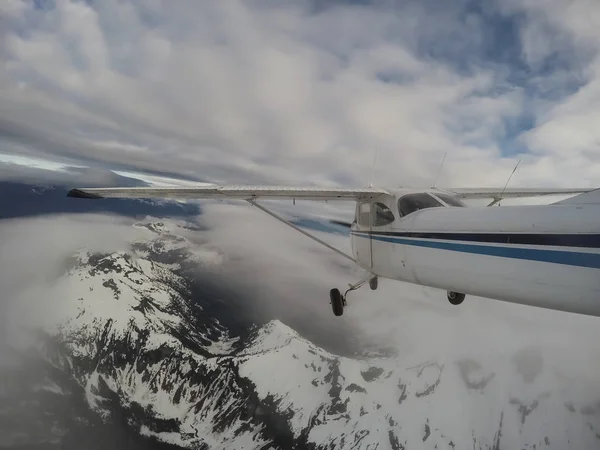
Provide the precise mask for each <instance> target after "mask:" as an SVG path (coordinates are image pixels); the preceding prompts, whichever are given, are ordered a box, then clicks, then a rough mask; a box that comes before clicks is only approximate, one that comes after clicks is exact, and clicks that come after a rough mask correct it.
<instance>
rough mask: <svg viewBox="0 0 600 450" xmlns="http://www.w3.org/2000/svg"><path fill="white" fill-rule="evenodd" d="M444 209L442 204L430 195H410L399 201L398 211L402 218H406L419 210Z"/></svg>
mask: <svg viewBox="0 0 600 450" xmlns="http://www.w3.org/2000/svg"><path fill="white" fill-rule="evenodd" d="M440 206H441V207H443V206H444V205H442V204H441V203H440V202H438V201H437V200H436V199H435V198H433V197H432V196H431V195H429V194H425V193H419V194H408V195H405V196H404V197H402V198H401V199H400V200H398V211H400V216H401V217H403V216H406V215H408V214H410V213H412V212H415V211H418V210H419V209H425V208H437V207H440Z"/></svg>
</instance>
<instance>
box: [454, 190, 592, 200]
mask: <svg viewBox="0 0 600 450" xmlns="http://www.w3.org/2000/svg"><path fill="white" fill-rule="evenodd" d="M595 189H596V188H565V189H557V188H506V189H504V190H503V189H495V188H454V189H451V188H448V189H444V190H445V191H447V192H449V193H453V194H455V195H456V196H457V197H459V198H463V199H475V198H494V199H499V198H519V197H538V196H544V195H575V194H584V193H586V192H590V191H593V190H595Z"/></svg>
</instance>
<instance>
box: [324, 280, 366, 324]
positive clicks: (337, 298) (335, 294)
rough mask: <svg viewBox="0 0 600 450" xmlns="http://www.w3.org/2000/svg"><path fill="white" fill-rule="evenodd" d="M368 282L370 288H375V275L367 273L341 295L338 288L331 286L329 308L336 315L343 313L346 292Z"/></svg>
mask: <svg viewBox="0 0 600 450" xmlns="http://www.w3.org/2000/svg"><path fill="white" fill-rule="evenodd" d="M367 282H368V283H369V286H370V287H371V289H372V290H375V289H377V276H376V275H373V274H372V273H369V274H368V276H367V277H365V278H363V279H362V280H360V281H359V282H358V283H356V284H351V285H350V287H349V288H348V290H347V291H346V292H345V293H344V295H342V293H341V292H340V290H339V289H337V288H333V289H332V290H330V291H329V300H330V301H329V303H331V309H332V310H333V314H334V315H336V316H341V315H342V314H344V307H345V306H346V297H347V296H348V292H350V291H355V290H356V289H358V288H359V287H361V286H362V285H363V284H365V283H367Z"/></svg>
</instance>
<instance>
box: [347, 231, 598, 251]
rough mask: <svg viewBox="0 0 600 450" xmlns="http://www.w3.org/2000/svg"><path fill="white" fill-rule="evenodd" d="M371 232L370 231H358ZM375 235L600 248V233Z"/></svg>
mask: <svg viewBox="0 0 600 450" xmlns="http://www.w3.org/2000/svg"><path fill="white" fill-rule="evenodd" d="M357 232H358V233H367V234H368V233H369V232H368V231H357ZM372 234H373V236H394V237H411V238H421V239H443V240H447V241H467V242H485V243H494V244H520V245H551V246H555V247H587V248H600V234H599V233H585V234H584V233H464V232H463V233H456V232H454V233H448V232H428V231H373V232H372Z"/></svg>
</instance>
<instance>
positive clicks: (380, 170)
mask: <svg viewBox="0 0 600 450" xmlns="http://www.w3.org/2000/svg"><path fill="white" fill-rule="evenodd" d="M598 23H600V3H598V2H597V1H595V0H580V1H568V0H564V1H563V0H549V1H545V2H539V1H537V0H502V1H485V2H483V1H481V2H479V1H467V0H453V1H446V0H444V1H434V0H424V1H423V0H414V1H411V0H407V1H395V0H374V1H372V2H368V1H359V0H354V1H342V0H280V1H273V0H246V1H240V0H227V1H201V2H199V1H191V0H189V1H187V0H178V1H176V2H172V1H167V0H163V1H161V0H147V1H144V2H132V1H121V0H102V1H87V2H85V1H68V0H55V1H52V0H35V1H22V0H2V2H0V153H2V154H5V155H21V156H22V155H29V156H35V157H38V158H40V157H41V158H44V159H50V160H52V161H58V162H65V163H72V164H79V165H94V166H103V167H108V168H120V169H123V168H130V169H131V168H135V169H136V170H145V171H160V172H162V173H171V174H179V175H186V176H188V177H193V178H196V179H202V180H208V181H215V182H264V183H286V184H307V183H310V184H319V183H320V184H323V183H327V184H342V185H361V186H362V185H365V184H367V183H368V181H369V178H370V176H371V175H370V173H371V167H372V162H373V155H374V152H375V151H376V150H377V151H378V152H379V153H378V157H377V164H376V170H375V184H378V185H390V184H392V185H399V184H417V185H430V184H431V183H432V181H433V178H434V177H435V174H436V172H437V168H438V165H439V163H440V161H441V160H442V158H443V155H444V153H445V152H448V157H447V160H446V165H445V170H444V171H443V173H442V176H441V179H440V183H439V184H441V185H446V186H450V185H453V186H458V185H468V186H477V185H484V186H498V185H500V186H502V185H503V184H504V182H505V181H506V179H507V178H508V176H509V174H510V171H511V170H512V168H513V167H514V165H515V164H516V162H517V161H518V160H519V159H523V162H522V164H521V166H520V168H519V170H518V171H517V173H516V174H515V176H514V177H513V179H512V181H511V183H512V185H514V186H517V185H521V186H525V185H528V186H566V185H585V186H594V185H597V182H598V181H597V180H598V179H600V127H599V126H598V125H597V124H598V123H600V70H599V69H600V59H599V56H598V50H599V49H600V27H599V26H598ZM5 159H6V158H5ZM0 164H3V163H0ZM1 172H2V171H0V173H1Z"/></svg>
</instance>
